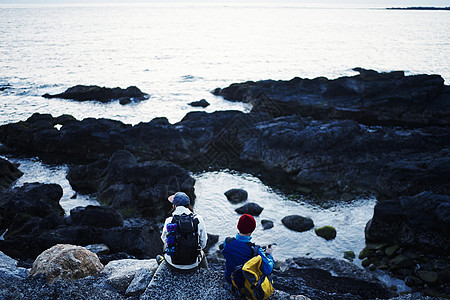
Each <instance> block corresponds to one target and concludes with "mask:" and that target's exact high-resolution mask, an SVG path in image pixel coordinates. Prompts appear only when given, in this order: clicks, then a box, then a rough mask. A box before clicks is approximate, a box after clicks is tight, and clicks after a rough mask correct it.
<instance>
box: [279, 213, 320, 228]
mask: <svg viewBox="0 0 450 300" xmlns="http://www.w3.org/2000/svg"><path fill="white" fill-rule="evenodd" d="M281 222H282V223H283V225H284V226H286V227H287V228H289V229H291V230H294V231H298V232H302V231H308V230H310V229H311V228H313V227H314V222H313V220H311V219H310V218H306V217H302V216H298V215H291V216H286V217H284V218H283V219H281Z"/></svg>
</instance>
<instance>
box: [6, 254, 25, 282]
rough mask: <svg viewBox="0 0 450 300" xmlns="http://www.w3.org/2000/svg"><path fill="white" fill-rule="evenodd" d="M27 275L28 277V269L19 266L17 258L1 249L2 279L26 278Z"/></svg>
mask: <svg viewBox="0 0 450 300" xmlns="http://www.w3.org/2000/svg"><path fill="white" fill-rule="evenodd" d="M26 277H28V270H27V269H25V268H20V267H18V266H17V260H15V259H12V258H11V257H9V256H7V255H6V254H4V253H3V252H1V251H0V281H5V280H11V279H25V278H26Z"/></svg>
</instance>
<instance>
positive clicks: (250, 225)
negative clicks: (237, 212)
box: [237, 214, 256, 234]
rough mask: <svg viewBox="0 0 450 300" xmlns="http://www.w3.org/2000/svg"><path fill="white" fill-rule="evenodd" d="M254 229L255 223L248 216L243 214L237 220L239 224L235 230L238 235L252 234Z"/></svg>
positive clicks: (253, 219)
mask: <svg viewBox="0 0 450 300" xmlns="http://www.w3.org/2000/svg"><path fill="white" fill-rule="evenodd" d="M255 228H256V221H255V218H253V217H252V216H251V215H249V214H244V215H242V216H241V217H240V218H239V222H238V224H237V229H238V230H239V232H240V233H244V234H246V233H252V232H253V230H255Z"/></svg>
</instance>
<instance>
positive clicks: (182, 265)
mask: <svg viewBox="0 0 450 300" xmlns="http://www.w3.org/2000/svg"><path fill="white" fill-rule="evenodd" d="M168 200H169V201H170V202H171V203H172V205H173V212H172V216H171V217H168V218H167V219H166V221H165V222H164V227H163V231H162V234H161V239H162V241H163V243H164V250H165V254H164V259H165V260H166V261H167V263H168V264H169V265H170V266H171V267H173V268H175V269H177V270H185V271H188V270H194V269H196V268H198V267H203V268H208V262H207V260H206V257H205V254H204V252H203V249H204V248H205V247H206V242H207V240H208V235H207V233H206V229H205V222H204V220H203V218H202V217H201V216H200V215H197V214H194V212H193V207H192V205H191V201H190V199H189V197H188V196H187V195H186V194H185V193H183V192H178V193H176V194H174V195H172V196H170V197H169V198H168Z"/></svg>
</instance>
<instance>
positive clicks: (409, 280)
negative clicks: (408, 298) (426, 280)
mask: <svg viewBox="0 0 450 300" xmlns="http://www.w3.org/2000/svg"><path fill="white" fill-rule="evenodd" d="M405 283H406V285H407V286H417V285H422V284H423V281H422V280H420V279H419V278H417V277H416V276H407V277H406V278H405Z"/></svg>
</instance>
